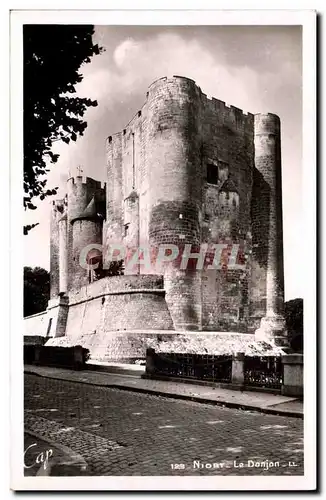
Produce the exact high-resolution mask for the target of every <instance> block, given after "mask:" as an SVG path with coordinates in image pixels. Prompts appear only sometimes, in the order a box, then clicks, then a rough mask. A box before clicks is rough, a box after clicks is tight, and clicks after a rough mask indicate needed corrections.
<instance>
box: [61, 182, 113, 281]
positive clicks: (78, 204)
mask: <svg viewBox="0 0 326 500" xmlns="http://www.w3.org/2000/svg"><path fill="white" fill-rule="evenodd" d="M67 195H68V211H67V223H68V251H69V256H68V289H69V290H71V289H79V288H80V287H81V286H83V285H87V284H88V283H89V282H90V273H89V270H88V269H87V262H88V257H89V256H88V251H87V250H86V249H87V248H89V250H90V245H102V225H103V219H104V217H105V215H104V207H105V190H104V188H103V187H102V186H101V183H100V182H98V181H95V180H94V179H91V178H89V177H87V178H83V177H81V176H77V177H76V178H70V179H68V182H67ZM95 248H96V247H95ZM85 252H86V253H85ZM81 261H82V262H81ZM81 263H82V264H83V265H81Z"/></svg>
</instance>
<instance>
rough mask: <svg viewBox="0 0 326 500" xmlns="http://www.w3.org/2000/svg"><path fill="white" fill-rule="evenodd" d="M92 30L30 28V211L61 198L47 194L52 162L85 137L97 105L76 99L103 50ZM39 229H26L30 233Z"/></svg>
mask: <svg viewBox="0 0 326 500" xmlns="http://www.w3.org/2000/svg"><path fill="white" fill-rule="evenodd" d="M93 34H94V27H93V26H91V25H55V24H53V25H44V24H43V25H42V24H40V25H28V24H25V25H24V30H23V37H24V193H25V195H24V207H25V209H31V210H35V209H36V206H35V205H34V204H33V199H34V198H37V197H39V198H40V199H41V200H43V199H44V198H45V197H47V196H51V195H54V194H56V193H57V189H58V188H54V189H47V187H46V184H47V180H46V178H44V177H45V175H46V173H47V172H49V169H48V164H47V161H49V162H50V163H56V162H57V161H58V158H59V155H58V154H54V153H53V152H52V150H51V149H52V146H53V143H55V142H56V141H63V142H65V143H67V144H69V142H70V140H71V141H76V140H77V137H78V136H81V135H83V133H84V131H85V129H86V127H87V122H85V121H84V120H83V119H82V117H83V116H84V114H85V112H86V110H87V109H88V107H90V106H97V101H93V100H91V99H87V98H81V97H76V96H73V95H74V94H75V92H76V89H75V85H76V84H77V83H79V82H81V81H82V78H83V77H82V75H81V74H80V73H79V72H78V70H79V69H80V67H81V66H82V64H85V63H88V62H90V61H91V57H92V56H93V55H94V54H99V53H100V52H101V51H102V49H101V48H99V46H98V45H94V44H93V40H92V35H93ZM32 227H34V225H32V226H26V227H25V230H24V233H25V234H27V232H28V231H29V229H31V228H32Z"/></svg>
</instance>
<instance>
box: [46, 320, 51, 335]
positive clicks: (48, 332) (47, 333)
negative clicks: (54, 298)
mask: <svg viewBox="0 0 326 500" xmlns="http://www.w3.org/2000/svg"><path fill="white" fill-rule="evenodd" d="M51 326H52V318H50V319H49V324H48V329H47V332H46V336H47V337H48V336H49V335H50V332H51Z"/></svg>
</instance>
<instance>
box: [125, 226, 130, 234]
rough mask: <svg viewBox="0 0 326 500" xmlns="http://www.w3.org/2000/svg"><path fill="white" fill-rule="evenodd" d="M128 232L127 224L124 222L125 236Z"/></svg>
mask: <svg viewBox="0 0 326 500" xmlns="http://www.w3.org/2000/svg"><path fill="white" fill-rule="evenodd" d="M128 233H129V224H125V236H127V235H128Z"/></svg>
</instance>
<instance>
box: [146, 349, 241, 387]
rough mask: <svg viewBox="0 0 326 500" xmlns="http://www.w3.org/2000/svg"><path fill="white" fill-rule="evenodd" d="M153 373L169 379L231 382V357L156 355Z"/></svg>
mask: <svg viewBox="0 0 326 500" xmlns="http://www.w3.org/2000/svg"><path fill="white" fill-rule="evenodd" d="M154 363H155V373H156V374H157V375H165V376H170V377H181V378H191V379H197V380H207V381H210V382H225V383H227V382H231V378H232V356H213V355H207V354H179V353H156V354H155V358H154Z"/></svg>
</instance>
